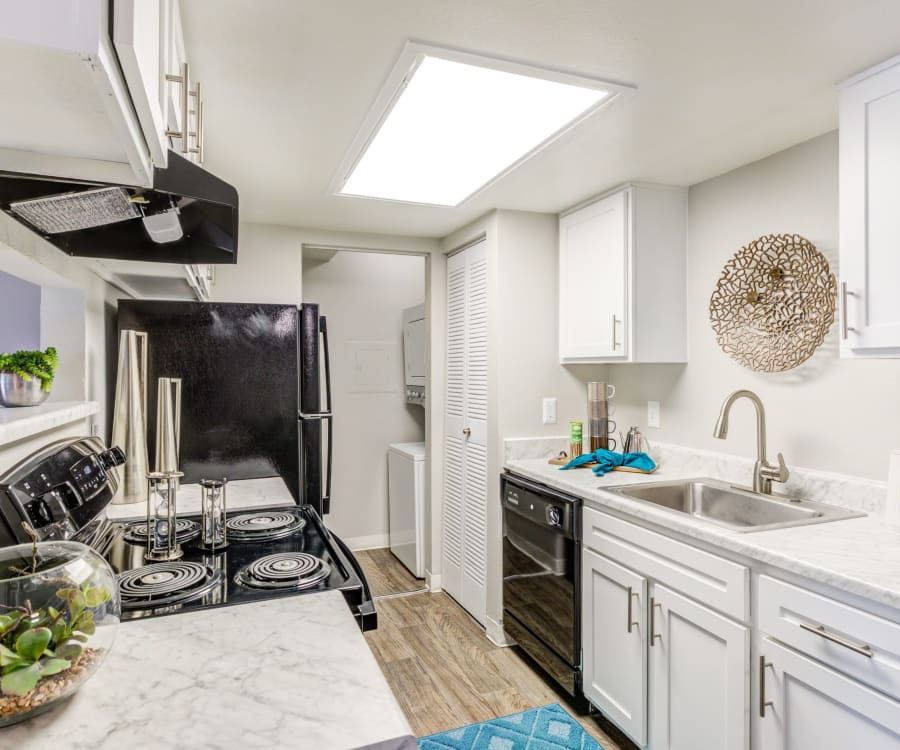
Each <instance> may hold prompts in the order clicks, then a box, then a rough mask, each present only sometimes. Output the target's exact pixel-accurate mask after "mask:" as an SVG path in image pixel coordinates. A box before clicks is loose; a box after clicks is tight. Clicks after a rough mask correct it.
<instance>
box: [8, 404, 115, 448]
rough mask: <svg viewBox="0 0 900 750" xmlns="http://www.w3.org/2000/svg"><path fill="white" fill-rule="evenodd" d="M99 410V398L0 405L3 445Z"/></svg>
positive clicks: (75, 420)
mask: <svg viewBox="0 0 900 750" xmlns="http://www.w3.org/2000/svg"><path fill="white" fill-rule="evenodd" d="M99 410H100V404H99V403H98V402H97V401H58V402H52V401H51V402H50V403H45V404H41V405H40V406H24V407H20V408H12V409H9V408H7V409H4V408H3V407H0V445H6V444H7V443H13V442H15V441H16V440H22V439H24V438H28V437H31V436H33V435H39V434H40V433H42V432H47V430H52V429H55V428H57V427H62V426H64V425H67V424H70V423H72V422H77V421H78V420H79V419H84V418H85V417H89V416H91V414H96V413H97V412H98V411H99Z"/></svg>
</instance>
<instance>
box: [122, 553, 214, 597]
mask: <svg viewBox="0 0 900 750" xmlns="http://www.w3.org/2000/svg"><path fill="white" fill-rule="evenodd" d="M221 581H222V573H221V572H220V571H217V570H213V569H212V568H211V567H210V566H209V565H201V564H200V563H193V562H183V561H180V560H179V561H176V562H160V563H153V564H152V565H144V566H143V567H140V568H135V569H134V570H128V571H126V572H124V573H120V574H119V594H121V597H122V608H123V609H139V608H142V607H158V606H162V605H166V604H176V603H178V602H184V601H187V600H189V599H194V598H196V597H198V596H201V595H203V594H205V593H206V592H207V591H209V590H210V589H212V588H215V587H216V586H217V585H218V584H219V583H221Z"/></svg>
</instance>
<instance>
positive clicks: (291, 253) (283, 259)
mask: <svg viewBox="0 0 900 750" xmlns="http://www.w3.org/2000/svg"><path fill="white" fill-rule="evenodd" d="M238 237H239V238H238V262H237V263H236V264H235V265H229V266H217V267H216V283H215V285H214V286H213V288H212V292H211V294H210V298H211V299H212V300H214V301H216V302H261V303H267V304H283V305H299V304H300V302H301V301H302V299H303V290H302V285H303V271H302V261H301V248H302V246H303V245H317V246H323V247H336V248H344V249H357V250H386V251H388V252H400V253H431V252H433V251H434V250H436V249H437V248H438V242H437V240H432V239H428V238H422V237H401V236H395V235H380V234H363V233H358V232H333V231H328V230H323V229H312V228H309V227H285V226H278V225H276V224H252V223H243V224H241V225H240V228H239V236H238Z"/></svg>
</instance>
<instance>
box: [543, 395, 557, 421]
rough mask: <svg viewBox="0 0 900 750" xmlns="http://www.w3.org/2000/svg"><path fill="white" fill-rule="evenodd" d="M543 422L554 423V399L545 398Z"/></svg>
mask: <svg viewBox="0 0 900 750" xmlns="http://www.w3.org/2000/svg"><path fill="white" fill-rule="evenodd" d="M543 416H544V424H556V399H555V398H545V399H544V404H543Z"/></svg>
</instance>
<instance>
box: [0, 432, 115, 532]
mask: <svg viewBox="0 0 900 750" xmlns="http://www.w3.org/2000/svg"><path fill="white" fill-rule="evenodd" d="M124 461H125V454H124V453H123V452H122V451H121V449H118V448H113V449H111V450H106V446H104V445H103V443H102V442H101V441H100V440H99V439H98V438H78V439H69V440H63V441H60V442H58V443H53V444H51V445H49V446H47V447H46V448H43V449H41V450H39V451H37V452H36V453H34V454H32V456H30V457H29V458H27V459H25V460H24V461H22V462H21V463H20V464H18V465H17V466H14V467H13V468H12V469H10V470H9V471H8V472H7V473H6V474H4V475H3V476H0V547H3V546H6V545H9V544H19V543H24V542H28V541H29V536H28V534H27V532H26V531H25V529H24V528H23V527H22V524H23V523H27V524H28V525H29V526H31V527H32V528H33V529H34V531H35V532H36V533H37V536H38V539H60V538H64V539H69V538H72V537H73V536H75V535H76V534H77V532H78V530H79V529H81V528H82V527H84V526H86V525H87V524H88V523H90V521H92V520H93V519H95V518H96V517H97V516H98V515H99V513H100V512H101V511H102V510H103V509H104V508H105V507H106V505H107V504H108V503H109V502H110V500H112V497H113V495H114V494H115V492H116V490H117V489H118V486H119V475H118V471H117V470H116V469H115V467H116V466H119V465H121V464H122V463H124Z"/></svg>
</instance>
